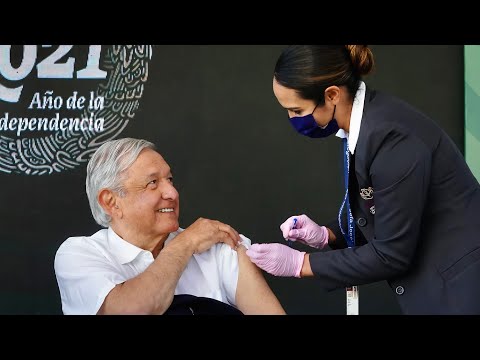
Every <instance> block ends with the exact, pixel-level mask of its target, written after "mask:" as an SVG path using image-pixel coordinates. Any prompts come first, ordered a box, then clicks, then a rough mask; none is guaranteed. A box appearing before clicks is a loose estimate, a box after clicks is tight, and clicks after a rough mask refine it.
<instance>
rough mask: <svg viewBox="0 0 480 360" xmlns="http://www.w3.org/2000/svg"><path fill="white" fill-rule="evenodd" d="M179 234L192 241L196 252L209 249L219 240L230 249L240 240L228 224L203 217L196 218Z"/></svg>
mask: <svg viewBox="0 0 480 360" xmlns="http://www.w3.org/2000/svg"><path fill="white" fill-rule="evenodd" d="M180 235H182V236H185V237H186V238H188V239H190V241H192V243H193V247H194V252H195V253H196V254H199V253H202V252H204V251H206V250H208V249H210V248H211V247H212V246H213V245H215V244H216V243H219V242H222V243H225V244H228V245H229V246H230V247H231V248H232V249H235V248H236V247H237V245H238V244H239V243H240V241H241V239H240V235H239V234H238V232H237V231H236V230H235V229H234V228H232V227H231V226H230V225H227V224H224V223H222V222H220V221H217V220H210V219H204V218H198V219H197V220H196V221H195V222H194V223H193V224H192V225H190V226H189V227H187V228H186V229H185V231H183V232H182V233H181V234H180ZM180 235H179V236H180Z"/></svg>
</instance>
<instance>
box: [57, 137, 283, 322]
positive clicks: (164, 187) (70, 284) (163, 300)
mask: <svg viewBox="0 0 480 360" xmlns="http://www.w3.org/2000/svg"><path fill="white" fill-rule="evenodd" d="M86 191H87V196H88V200H89V203H90V208H91V211H92V215H93V217H94V219H95V221H96V222H97V223H98V224H99V225H101V226H103V227H105V228H106V229H102V230H100V231H98V232H96V233H95V234H93V235H92V236H80V237H70V238H68V239H67V240H66V241H65V242H64V243H63V244H62V245H61V246H60V248H59V249H58V251H57V253H56V256H55V264H54V267H55V275H56V277H57V282H58V286H59V289H60V295H61V300H62V310H63V313H64V314H164V313H166V312H167V313H168V309H169V308H170V306H171V304H172V300H173V299H174V297H176V296H180V294H190V295H193V296H195V297H199V298H202V299H204V298H210V299H213V300H212V301H219V302H221V303H222V304H223V303H224V304H228V305H230V306H233V307H234V308H236V309H238V310H240V311H241V312H242V313H243V314H285V312H284V310H283V308H282V306H281V305H280V303H279V301H278V300H277V298H276V297H275V295H274V294H273V292H272V291H271V289H270V288H269V286H268V285H267V283H266V281H265V279H264V278H263V274H262V273H261V271H260V270H259V269H258V268H257V267H256V265H254V264H253V263H252V262H251V261H250V259H249V258H248V256H247V255H246V254H245V251H246V249H245V247H244V246H243V245H241V244H244V243H245V244H247V246H248V245H249V244H250V240H249V239H248V238H246V237H244V236H242V235H239V234H238V233H237V232H236V231H235V230H234V229H233V228H231V227H230V226H229V225H227V224H224V223H221V222H219V221H215V220H209V219H202V218H199V219H198V220H197V221H195V222H194V223H193V224H192V225H190V226H189V227H187V228H186V229H182V228H180V227H179V223H178V217H179V211H180V210H179V194H178V192H177V190H176V189H175V187H174V186H173V177H172V173H171V170H170V167H169V166H168V164H167V163H166V162H165V160H164V159H163V157H162V156H161V155H160V154H159V153H158V152H157V151H155V147H154V145H153V144H152V143H150V142H148V141H145V140H140V139H131V138H125V139H119V140H113V141H109V142H107V143H105V144H103V145H102V146H101V147H100V148H99V149H98V150H97V151H96V152H95V154H94V155H93V156H92V158H91V160H90V162H89V163H88V166H87V179H86ZM228 305H226V306H228ZM190 310H192V308H190ZM192 312H193V310H192Z"/></svg>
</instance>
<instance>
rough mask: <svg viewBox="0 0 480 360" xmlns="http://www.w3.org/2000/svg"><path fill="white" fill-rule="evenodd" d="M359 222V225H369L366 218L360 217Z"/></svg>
mask: <svg viewBox="0 0 480 360" xmlns="http://www.w3.org/2000/svg"><path fill="white" fill-rule="evenodd" d="M357 224H358V226H361V227H364V226H365V225H367V220H365V218H359V219H358V220H357Z"/></svg>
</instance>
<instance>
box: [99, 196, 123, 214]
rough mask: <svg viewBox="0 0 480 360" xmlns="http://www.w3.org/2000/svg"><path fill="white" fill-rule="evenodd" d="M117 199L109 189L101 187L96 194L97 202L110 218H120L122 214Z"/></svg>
mask: <svg viewBox="0 0 480 360" xmlns="http://www.w3.org/2000/svg"><path fill="white" fill-rule="evenodd" d="M117 200H118V197H117V195H116V194H115V193H114V192H113V191H112V190H109V189H102V190H101V191H100V193H99V194H98V203H99V204H100V206H101V207H102V209H103V210H104V211H105V212H106V213H107V214H108V215H110V217H111V218H112V219H113V218H115V217H117V218H122V215H123V213H122V210H121V209H120V207H119V205H118V203H117Z"/></svg>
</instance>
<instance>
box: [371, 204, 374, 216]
mask: <svg viewBox="0 0 480 360" xmlns="http://www.w3.org/2000/svg"><path fill="white" fill-rule="evenodd" d="M370 213H371V214H372V215H375V205H373V206H372V207H371V208H370Z"/></svg>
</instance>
